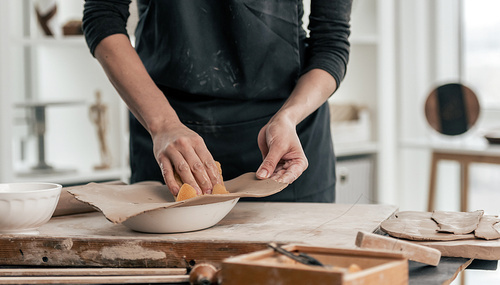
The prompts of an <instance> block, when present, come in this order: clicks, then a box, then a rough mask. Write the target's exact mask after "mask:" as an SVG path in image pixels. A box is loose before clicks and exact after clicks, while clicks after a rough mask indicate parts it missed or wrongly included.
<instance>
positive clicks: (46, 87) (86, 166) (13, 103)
mask: <svg viewBox="0 0 500 285" xmlns="http://www.w3.org/2000/svg"><path fill="white" fill-rule="evenodd" d="M34 5H35V2H34V1H14V0H9V1H2V2H0V10H2V14H3V13H5V14H6V15H5V16H6V20H3V21H2V22H1V24H2V26H1V29H2V34H5V36H3V37H2V41H1V43H2V46H4V48H3V49H2V59H3V58H5V57H6V55H5V52H6V53H8V62H9V64H8V65H7V66H6V65H4V64H2V67H1V68H2V96H1V99H0V100H1V105H0V106H1V107H0V108H1V111H2V112H1V113H3V114H4V113H7V115H3V116H2V122H5V121H4V120H6V121H7V122H9V124H8V125H7V124H5V123H2V126H4V125H6V126H5V127H2V129H0V130H1V132H2V133H1V137H2V144H1V145H0V146H1V150H2V165H1V167H2V168H1V169H2V173H3V174H2V175H1V176H0V182H16V181H35V180H36V181H51V182H58V183H62V184H66V185H67V184H78V183H84V182H89V181H104V180H115V179H121V180H126V179H127V177H128V160H127V156H128V135H127V123H126V122H127V110H126V108H125V106H124V104H123V103H122V101H121V99H120V97H119V96H118V95H117V94H116V91H115V90H114V88H113V87H112V85H111V84H110V83H109V81H108V79H107V77H106V75H105V74H104V72H103V71H102V68H101V67H100V66H99V64H98V62H97V61H96V60H95V59H93V58H92V56H91V55H90V53H89V51H88V48H87V46H86V43H85V40H84V38H83V36H81V35H79V36H58V37H48V36H45V35H43V34H42V33H41V32H40V29H39V26H38V23H37V21H36V17H35V12H34V11H35V10H34ZM57 5H58V12H57V15H58V16H59V22H60V23H61V25H62V24H64V23H65V21H68V20H70V19H78V18H80V19H81V14H82V2H81V1H58V2H57ZM59 27H61V26H59ZM4 84H5V85H4ZM97 91H99V92H100V93H101V94H102V101H103V103H104V104H105V105H106V107H107V112H106V114H105V115H106V118H107V124H106V126H107V128H106V135H105V141H106V143H107V146H108V148H109V150H110V153H111V157H112V161H111V166H110V167H109V168H107V169H103V170H95V169H94V166H96V165H99V164H100V163H101V157H100V147H99V139H98V137H97V127H96V125H94V124H93V123H92V120H91V119H90V116H89V108H90V106H91V105H92V104H94V103H95V100H96V99H95V93H96V92H97ZM7 97H8V98H7ZM35 106H37V108H36V110H38V111H40V110H44V111H45V112H44V113H45V116H44V118H45V124H44V126H43V125H42V126H41V127H42V129H44V132H43V137H44V140H43V141H41V140H40V137H39V135H40V132H38V134H37V132H36V128H35V127H36V126H37V124H38V127H40V123H41V117H40V116H38V117H37V116H35V112H34V110H35ZM41 106H45V108H42V107H41ZM43 127H44V128H43ZM39 129H40V128H39ZM41 142H44V144H42V143H41ZM41 154H43V155H42V156H44V157H42V159H43V160H44V161H45V162H46V163H47V164H49V165H50V166H51V167H53V169H48V170H44V171H40V170H34V169H33V166H36V165H38V164H39V161H40V156H41Z"/></svg>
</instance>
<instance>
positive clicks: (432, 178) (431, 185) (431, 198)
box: [427, 152, 438, 212]
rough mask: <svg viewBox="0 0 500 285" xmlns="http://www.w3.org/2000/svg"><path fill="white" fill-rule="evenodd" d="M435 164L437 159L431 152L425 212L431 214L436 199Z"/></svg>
mask: <svg viewBox="0 0 500 285" xmlns="http://www.w3.org/2000/svg"><path fill="white" fill-rule="evenodd" d="M437 163H438V158H437V155H436V153H435V152H432V159H431V173H430V178H429V202H428V204H427V211H429V212H432V211H433V210H434V206H435V203H434V202H435V198H436V178H437Z"/></svg>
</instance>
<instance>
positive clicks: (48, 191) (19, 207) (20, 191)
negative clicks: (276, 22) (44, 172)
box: [0, 182, 62, 234]
mask: <svg viewBox="0 0 500 285" xmlns="http://www.w3.org/2000/svg"><path fill="white" fill-rule="evenodd" d="M61 189H62V186H61V185H59V184H54V183H34V182H33V183H5V184H0V234H7V233H33V232H36V229H38V228H39V227H40V226H42V225H43V224H45V223H47V222H48V221H49V220H50V218H51V217H52V214H53V213H54V210H55V209H56V206H57V202H58V201H59V196H60V194H61Z"/></svg>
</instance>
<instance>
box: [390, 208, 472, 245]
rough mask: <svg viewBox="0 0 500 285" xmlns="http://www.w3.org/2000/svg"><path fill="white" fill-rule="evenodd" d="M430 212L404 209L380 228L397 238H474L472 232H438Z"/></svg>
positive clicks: (438, 239) (428, 239)
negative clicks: (458, 233)
mask: <svg viewBox="0 0 500 285" xmlns="http://www.w3.org/2000/svg"><path fill="white" fill-rule="evenodd" d="M431 217H432V213H431V212H418V211H404V212H399V213H397V214H396V215H395V216H394V218H392V219H388V220H385V221H383V222H382V223H381V224H380V228H381V229H382V230H383V231H384V232H386V233H388V234H389V235H391V236H393V237H397V238H403V239H408V240H418V241H449V240H461V239H474V234H464V235H456V234H451V233H441V232H438V229H439V227H438V225H437V224H436V222H435V221H434V220H432V219H431Z"/></svg>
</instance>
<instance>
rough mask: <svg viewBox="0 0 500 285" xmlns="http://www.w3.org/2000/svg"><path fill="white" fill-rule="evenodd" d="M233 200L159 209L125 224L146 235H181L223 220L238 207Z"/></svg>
mask: <svg viewBox="0 0 500 285" xmlns="http://www.w3.org/2000/svg"><path fill="white" fill-rule="evenodd" d="M238 200H239V198H235V199H232V200H228V201H224V202H218V203H211V204H204V205H197V206H186V207H175V208H166V209H157V210H153V211H149V212H145V213H142V214H139V215H137V216H134V217H132V218H129V219H127V220H126V221H124V222H123V225H125V226H126V227H128V228H130V229H132V230H134V231H138V232H145V233H163V234H165V233H180V232H191V231H197V230H202V229H206V228H209V227H211V226H213V225H215V224H217V223H218V222H220V220H222V219H223V218H224V217H225V216H226V215H227V214H228V213H229V212H230V211H231V210H232V209H233V207H234V206H235V205H236V203H237V202H238Z"/></svg>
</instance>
